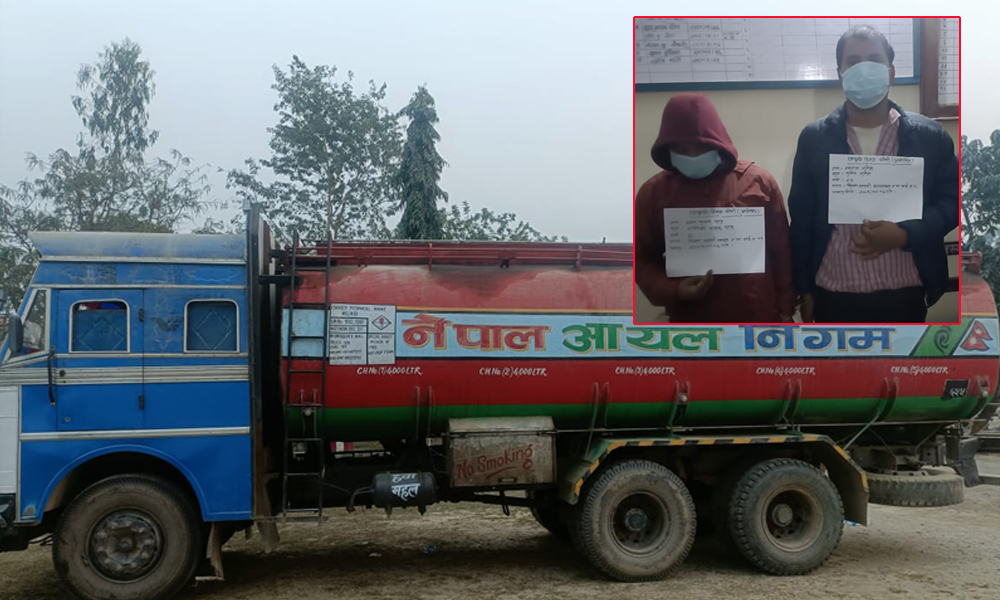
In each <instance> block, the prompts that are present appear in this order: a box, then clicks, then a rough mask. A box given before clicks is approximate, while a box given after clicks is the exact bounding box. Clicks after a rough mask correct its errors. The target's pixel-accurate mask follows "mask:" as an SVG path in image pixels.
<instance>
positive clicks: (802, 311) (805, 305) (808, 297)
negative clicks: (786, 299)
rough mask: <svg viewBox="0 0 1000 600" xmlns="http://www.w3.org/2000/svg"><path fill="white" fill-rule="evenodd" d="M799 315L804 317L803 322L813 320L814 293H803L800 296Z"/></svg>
mask: <svg viewBox="0 0 1000 600" xmlns="http://www.w3.org/2000/svg"><path fill="white" fill-rule="evenodd" d="M798 304H799V315H800V316H801V317H802V322H803V323H812V322H813V308H814V307H815V304H814V303H813V295H812V294H802V295H801V296H799V302H798Z"/></svg>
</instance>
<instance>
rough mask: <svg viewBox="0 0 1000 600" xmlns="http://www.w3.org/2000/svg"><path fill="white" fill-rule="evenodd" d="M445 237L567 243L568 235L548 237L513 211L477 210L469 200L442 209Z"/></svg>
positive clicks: (453, 238)
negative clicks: (471, 205) (470, 204)
mask: <svg viewBox="0 0 1000 600" xmlns="http://www.w3.org/2000/svg"><path fill="white" fill-rule="evenodd" d="M441 220H442V223H443V234H444V239H447V240H470V241H494V242H503V241H509V242H559V241H562V242H566V241H569V240H567V239H566V237H565V236H546V235H542V234H541V233H539V232H538V230H537V229H535V228H534V227H532V226H531V224H529V223H527V222H525V221H522V220H520V219H518V218H517V215H516V214H514V213H511V212H505V213H497V212H493V211H492V210H490V209H488V208H482V209H480V210H479V211H475V212H474V211H473V210H472V208H471V207H470V206H469V203H468V202H462V203H461V204H460V205H455V204H453V205H451V206H450V207H448V209H442V210H441Z"/></svg>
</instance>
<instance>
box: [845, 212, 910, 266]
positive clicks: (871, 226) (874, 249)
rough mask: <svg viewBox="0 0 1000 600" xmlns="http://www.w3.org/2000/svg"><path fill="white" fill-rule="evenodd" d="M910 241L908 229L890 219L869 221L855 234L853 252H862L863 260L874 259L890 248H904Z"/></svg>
mask: <svg viewBox="0 0 1000 600" xmlns="http://www.w3.org/2000/svg"><path fill="white" fill-rule="evenodd" d="M907 242H909V237H908V236H907V235H906V230H905V229H903V228H902V227H900V226H899V225H896V224H895V223H892V222H890V221H868V220H866V221H865V222H864V224H863V225H862V226H861V233H860V234H855V236H854V246H853V247H852V248H851V252H853V253H855V254H860V255H861V259H862V260H873V259H876V258H878V257H879V256H882V255H883V254H885V253H886V252H888V251H889V250H894V249H896V248H903V247H904V246H906V244H907Z"/></svg>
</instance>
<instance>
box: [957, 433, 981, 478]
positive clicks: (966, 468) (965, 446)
mask: <svg viewBox="0 0 1000 600" xmlns="http://www.w3.org/2000/svg"><path fill="white" fill-rule="evenodd" d="M980 444H981V440H980V439H979V438H974V437H971V438H963V439H961V440H958V452H957V454H958V457H957V460H958V462H956V463H954V464H952V465H951V467H952V468H953V469H955V472H956V473H958V474H959V475H961V476H962V478H963V479H965V487H975V486H977V485H979V484H980V483H982V481H980V477H979V466H978V465H977V464H976V452H978V451H979V446H980Z"/></svg>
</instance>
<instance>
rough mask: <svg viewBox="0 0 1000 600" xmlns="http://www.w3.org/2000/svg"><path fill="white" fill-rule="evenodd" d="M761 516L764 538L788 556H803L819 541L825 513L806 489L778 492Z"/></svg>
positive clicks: (788, 489)
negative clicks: (788, 554)
mask: <svg viewBox="0 0 1000 600" xmlns="http://www.w3.org/2000/svg"><path fill="white" fill-rule="evenodd" d="M759 514H760V518H761V519H762V520H763V526H764V534H765V535H766V536H767V537H768V539H769V540H770V541H771V543H772V544H774V545H775V546H777V547H778V548H780V549H782V550H783V551H785V552H800V551H802V550H805V549H806V548H809V547H810V546H811V545H812V544H813V543H815V542H816V541H817V540H818V539H819V535H820V532H821V530H822V520H823V512H822V510H821V509H820V505H819V501H818V500H817V499H816V497H815V495H814V494H813V493H812V492H811V491H809V490H808V489H806V488H804V487H802V486H797V485H787V486H784V487H782V488H779V489H777V490H775V491H774V492H772V493H771V495H770V496H769V497H768V499H767V500H766V501H765V502H764V503H763V506H762V510H761V512H760V513H759Z"/></svg>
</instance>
